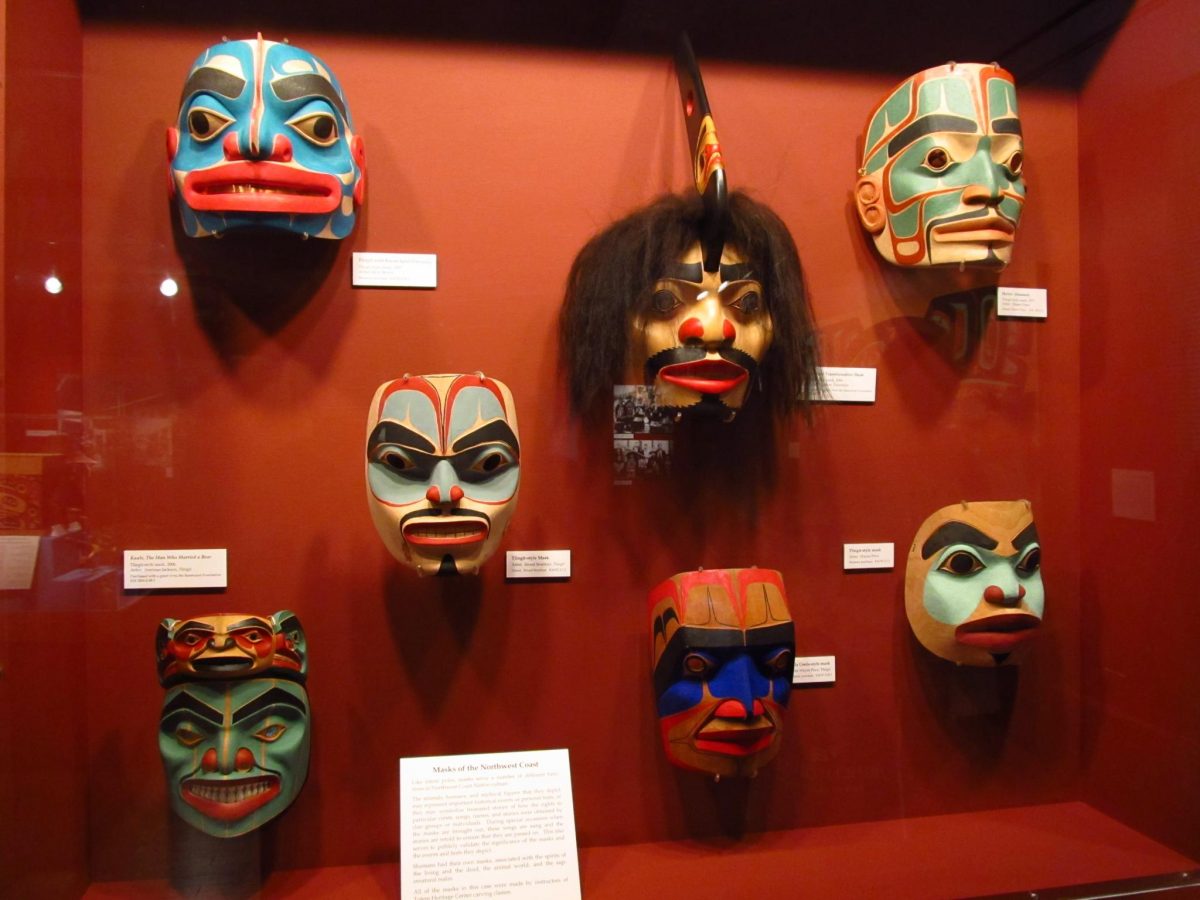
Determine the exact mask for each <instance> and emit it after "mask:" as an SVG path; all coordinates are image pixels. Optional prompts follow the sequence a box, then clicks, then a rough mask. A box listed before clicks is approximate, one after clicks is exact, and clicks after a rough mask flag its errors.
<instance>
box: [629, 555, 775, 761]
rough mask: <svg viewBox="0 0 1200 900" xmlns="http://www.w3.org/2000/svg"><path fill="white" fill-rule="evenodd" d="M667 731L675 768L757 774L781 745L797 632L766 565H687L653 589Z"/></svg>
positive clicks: (658, 691) (657, 678) (662, 725)
mask: <svg viewBox="0 0 1200 900" xmlns="http://www.w3.org/2000/svg"><path fill="white" fill-rule="evenodd" d="M649 608H650V624H651V641H652V654H653V660H654V685H655V695H656V698H657V703H656V705H657V711H658V717H659V730H660V733H661V736H662V742H663V748H664V750H665V752H666V755H667V759H668V760H669V761H670V762H671V763H672V764H673V765H676V766H679V767H681V768H684V769H690V770H693V771H698V772H706V773H709V774H712V775H715V776H717V777H718V778H719V777H722V776H753V775H754V774H756V773H757V771H758V770H759V769H760V768H761V767H762V766H763V765H765V764H766V763H768V762H769V761H770V760H771V759H773V758H774V757H775V755H776V754H777V753H778V752H779V748H780V746H781V739H782V729H783V717H782V713H783V709H784V708H785V707H786V706H787V701H788V696H789V693H790V691H791V674H792V660H793V657H794V654H795V633H794V630H793V625H792V621H791V617H790V615H789V613H788V611H787V604H786V599H785V596H784V592H783V581H782V578H781V577H780V575H779V573H778V572H775V571H772V570H766V569H719V570H702V571H699V572H685V573H682V574H680V575H676V576H674V577H673V578H670V579H667V580H666V581H664V582H663V583H662V584H660V585H658V586H657V587H656V588H654V589H653V590H652V591H651V592H650V597H649Z"/></svg>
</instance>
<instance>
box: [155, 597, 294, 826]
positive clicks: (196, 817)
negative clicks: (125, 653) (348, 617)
mask: <svg viewBox="0 0 1200 900" xmlns="http://www.w3.org/2000/svg"><path fill="white" fill-rule="evenodd" d="M155 644H156V651H157V657H158V674H159V680H160V681H161V682H162V684H163V686H164V687H166V688H167V692H166V695H165V697H164V700H163V707H162V715H161V717H160V721H159V733H158V748H159V752H160V753H161V755H162V760H163V769H164V771H165V773H166V776H167V793H168V796H169V798H170V804H171V809H173V810H174V811H175V812H176V814H178V815H179V817H180V818H182V819H183V820H184V821H185V822H187V823H188V824H189V825H192V826H193V827H195V828H198V829H199V830H200V831H203V832H204V833H205V834H210V835H213V836H214V837H236V836H238V835H242V834H246V833H247V832H250V831H253V830H254V829H256V828H258V827H260V826H261V825H263V824H264V823H266V822H269V821H270V820H271V819H273V818H275V817H276V816H277V815H279V814H280V813H281V812H283V811H284V810H285V809H287V808H288V806H290V805H291V803H292V801H293V800H295V799H296V795H297V794H299V793H300V788H301V787H302V786H303V785H304V779H305V777H306V776H307V774H308V749H309V723H308V709H309V707H308V694H307V692H306V691H305V689H304V681H305V678H306V675H307V669H308V663H307V651H306V647H307V644H306V642H305V639H304V630H303V628H302V627H301V626H300V621H299V619H297V618H296V616H295V615H294V614H293V613H290V612H288V611H286V610H283V611H280V612H277V613H275V615H273V616H269V617H266V616H253V615H230V614H221V615H213V616H198V617H196V618H193V619H183V620H179V619H164V620H163V622H162V624H161V625H160V626H159V628H158V635H157V639H156V641H155Z"/></svg>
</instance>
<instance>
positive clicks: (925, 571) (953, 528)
mask: <svg viewBox="0 0 1200 900" xmlns="http://www.w3.org/2000/svg"><path fill="white" fill-rule="evenodd" d="M1041 566H1042V550H1041V544H1040V543H1039V541H1038V533H1037V527H1036V526H1035V525H1034V522H1033V510H1032V509H1031V508H1030V505H1029V502H1028V501H1027V500H1001V501H988V502H978V501H976V502H971V503H966V502H963V503H957V504H955V505H953V506H946V507H943V508H942V509H939V510H938V511H937V512H935V513H934V514H933V515H931V516H930V517H929V518H928V519H926V520H925V521H924V522H923V523H922V524H921V527H920V528H919V529H918V530H917V536H916V537H915V538H914V539H913V544H912V548H911V549H910V551H909V554H908V567H907V570H906V572H905V581H904V606H905V611H906V612H907V614H908V621H909V624H910V625H911V626H912V630H913V634H915V635H916V637H917V640H919V641H920V642H921V644H922V645H923V646H924V647H925V648H926V649H928V650H929V651H930V652H931V653H934V654H936V655H938V656H940V657H942V659H948V660H950V661H951V662H954V663H958V664H960V665H968V666H998V665H1000V664H1001V663H1005V662H1015V661H1016V660H1017V659H1018V658H1019V651H1020V650H1022V649H1023V648H1024V647H1025V646H1026V644H1027V642H1028V641H1029V640H1030V639H1031V638H1033V637H1034V636H1035V635H1036V634H1037V633H1038V628H1039V626H1040V625H1041V624H1042V616H1043V614H1044V613H1045V606H1046V595H1045V591H1044V589H1043V587H1042V572H1041Z"/></svg>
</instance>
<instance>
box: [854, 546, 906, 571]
mask: <svg viewBox="0 0 1200 900" xmlns="http://www.w3.org/2000/svg"><path fill="white" fill-rule="evenodd" d="M895 565H896V545H895V544H893V543H891V542H890V541H889V542H888V543H885V544H842V568H843V569H847V570H849V569H890V568H892V567H894V566H895Z"/></svg>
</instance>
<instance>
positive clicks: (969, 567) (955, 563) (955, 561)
mask: <svg viewBox="0 0 1200 900" xmlns="http://www.w3.org/2000/svg"><path fill="white" fill-rule="evenodd" d="M938 569H940V570H941V571H943V572H949V573H950V574H951V575H959V576H963V577H965V576H967V575H974V574H975V573H976V572H979V571H981V570H982V569H983V563H981V562H980V561H979V558H978V557H977V556H975V554H974V553H971V552H969V551H967V550H955V551H954V552H953V553H951V554H950V555H949V556H947V557H946V558H945V559H944V560H942V564H941V565H940V566H938Z"/></svg>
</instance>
